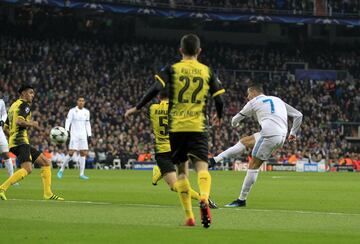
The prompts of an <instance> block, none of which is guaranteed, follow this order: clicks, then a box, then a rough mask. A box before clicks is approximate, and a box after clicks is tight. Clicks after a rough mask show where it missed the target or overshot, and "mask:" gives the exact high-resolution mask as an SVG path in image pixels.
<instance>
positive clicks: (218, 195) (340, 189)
mask: <svg viewBox="0 0 360 244" xmlns="http://www.w3.org/2000/svg"><path fill="white" fill-rule="evenodd" d="M55 173H56V172H55V171H53V184H52V185H53V190H54V193H56V194H59V195H60V196H63V197H65V200H66V201H65V202H51V201H42V200H41V199H42V183H41V178H40V172H39V170H34V172H33V173H32V174H31V175H30V176H29V177H27V178H26V179H25V180H24V181H22V182H21V185H20V186H19V187H15V186H13V187H11V188H10V189H9V190H8V192H7V197H8V199H9V201H1V202H0V227H1V228H0V234H1V239H0V243H15V242H19V243H100V242H102V243H126V244H127V243H171V244H174V243H206V244H209V243H220V244H223V243H327V244H328V243H337V244H338V243H360V229H359V228H360V227H359V226H360V207H359V203H360V184H359V182H360V174H358V173H288V172H261V173H260V175H259V178H258V181H257V182H256V184H255V186H254V188H253V189H252V192H251V193H250V196H249V199H248V202H247V204H248V206H247V207H246V208H241V209H239V208H238V209H225V208H223V206H224V205H225V204H226V203H229V202H230V201H232V200H234V199H235V198H236V197H237V196H238V194H239V191H240V189H241V184H242V180H243V178H244V173H243V172H212V176H213V184H212V198H213V199H214V200H215V201H216V202H217V204H218V205H219V206H220V209H216V210H212V215H213V224H212V226H211V227H210V228H209V229H204V228H202V227H201V224H200V219H199V210H198V206H197V203H196V202H193V206H194V211H195V214H196V217H197V219H196V220H197V223H196V224H197V226H196V227H183V226H181V224H183V218H184V215H183V212H182V208H181V207H180V203H179V201H178V196H177V194H176V193H173V192H171V191H169V190H168V188H167V186H166V184H165V182H164V181H161V182H160V183H159V185H158V186H156V187H154V186H152V185H151V172H150V171H146V172H145V171H120V170H117V171H100V170H97V171H96V170H88V171H87V174H88V175H89V176H90V177H91V178H90V180H89V181H81V180H79V179H78V171H77V170H76V171H75V170H66V171H65V174H64V178H63V179H62V180H58V179H57V178H56V175H55ZM4 179H5V171H4V170H1V177H0V180H1V181H3V180H4ZM191 183H192V185H193V186H194V188H195V189H196V188H197V187H196V178H195V174H194V173H193V172H192V173H191Z"/></svg>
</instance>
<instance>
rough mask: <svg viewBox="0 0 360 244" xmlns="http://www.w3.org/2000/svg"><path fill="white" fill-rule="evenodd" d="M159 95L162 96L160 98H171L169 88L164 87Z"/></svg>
mask: <svg viewBox="0 0 360 244" xmlns="http://www.w3.org/2000/svg"><path fill="white" fill-rule="evenodd" d="M159 97H160V99H166V98H169V93H168V90H167V89H166V88H165V89H162V90H161V91H160V92H159Z"/></svg>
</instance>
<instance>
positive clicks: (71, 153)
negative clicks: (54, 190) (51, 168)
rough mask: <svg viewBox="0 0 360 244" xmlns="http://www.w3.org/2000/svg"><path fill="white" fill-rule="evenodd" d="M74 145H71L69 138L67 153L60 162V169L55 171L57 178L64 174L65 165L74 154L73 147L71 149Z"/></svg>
mask: <svg viewBox="0 0 360 244" xmlns="http://www.w3.org/2000/svg"><path fill="white" fill-rule="evenodd" d="M73 148H74V146H73V145H72V143H71V140H70V144H69V151H68V154H67V155H66V156H65V159H64V161H63V162H62V164H61V166H60V169H59V171H58V173H57V177H58V178H59V179H61V178H62V177H63V174H64V170H65V167H66V166H68V164H69V162H70V160H71V158H72V156H73V155H74V153H75V149H73Z"/></svg>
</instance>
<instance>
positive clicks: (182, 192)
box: [174, 161, 195, 226]
mask: <svg viewBox="0 0 360 244" xmlns="http://www.w3.org/2000/svg"><path fill="white" fill-rule="evenodd" d="M187 168H188V162H187V161H186V162H184V163H179V164H178V177H177V180H176V182H175V184H174V188H175V189H176V190H177V192H178V195H179V199H180V202H181V205H182V206H183V209H184V211H185V218H186V219H185V225H187V226H194V225H195V217H194V213H193V210H192V205H191V193H190V190H191V185H190V181H189V179H188V177H187V175H186V170H187Z"/></svg>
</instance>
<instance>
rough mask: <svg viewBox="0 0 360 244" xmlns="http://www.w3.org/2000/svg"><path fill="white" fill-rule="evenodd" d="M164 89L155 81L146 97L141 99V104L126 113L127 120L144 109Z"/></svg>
mask: <svg viewBox="0 0 360 244" xmlns="http://www.w3.org/2000/svg"><path fill="white" fill-rule="evenodd" d="M162 89H163V86H162V85H161V83H160V82H158V81H155V82H154V84H153V85H152V86H151V87H150V88H149V89H148V90H147V91H146V93H145V95H144V96H143V97H142V98H141V100H140V102H139V103H138V104H137V105H136V107H133V108H130V109H128V110H126V112H125V118H126V119H127V118H129V116H130V115H132V114H134V113H136V112H137V111H139V110H140V109H141V108H142V107H144V106H145V105H146V104H147V103H148V102H150V101H151V99H153V98H154V97H156V95H157V94H158V93H159V91H161V90H162Z"/></svg>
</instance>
